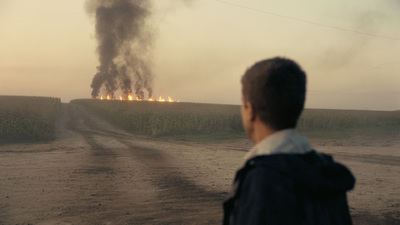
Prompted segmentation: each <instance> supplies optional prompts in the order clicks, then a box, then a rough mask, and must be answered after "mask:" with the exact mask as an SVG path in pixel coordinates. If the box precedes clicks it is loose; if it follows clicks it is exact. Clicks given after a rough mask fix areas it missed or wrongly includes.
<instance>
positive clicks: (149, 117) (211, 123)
mask: <svg viewBox="0 0 400 225" xmlns="http://www.w3.org/2000/svg"><path fill="white" fill-rule="evenodd" d="M72 103H76V104H80V105H83V106H85V107H86V108H88V109H89V110H91V111H92V112H94V113H95V114H97V115H99V116H101V117H103V118H105V119H106V120H108V121H110V122H112V123H114V124H116V125H117V126H119V127H121V128H123V129H125V130H128V131H130V132H133V133H141V134H147V135H152V136H158V135H176V134H213V133H218V132H239V133H240V132H241V133H243V127H242V122H241V117H240V106H237V105H217V104H196V103H167V102H166V103H160V102H136V101H134V102H129V101H101V100H88V99H86V100H84V99H81V100H74V101H72ZM298 130H299V131H300V133H302V132H304V133H309V132H310V131H311V132H320V133H321V132H322V133H323V132H332V131H334V132H337V133H345V132H349V131H354V130H356V131H357V132H364V131H369V132H375V131H377V132H378V131H379V132H382V131H384V130H395V131H400V112H394V111H393V112H384V111H361V110H329V109H306V110H304V112H303V114H302V116H301V118H300V120H299V122H298Z"/></svg>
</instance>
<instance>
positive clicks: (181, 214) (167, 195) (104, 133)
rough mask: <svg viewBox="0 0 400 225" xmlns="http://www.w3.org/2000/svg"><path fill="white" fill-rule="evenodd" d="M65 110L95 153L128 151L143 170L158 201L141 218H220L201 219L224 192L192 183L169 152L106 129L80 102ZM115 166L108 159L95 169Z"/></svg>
mask: <svg viewBox="0 0 400 225" xmlns="http://www.w3.org/2000/svg"><path fill="white" fill-rule="evenodd" d="M68 110H69V113H68V114H69V115H70V116H71V117H70V122H69V123H68V124H69V125H68V126H69V129H71V130H74V131H75V132H78V133H80V134H81V135H82V136H83V138H84V139H85V141H86V142H87V143H88V144H89V145H90V146H91V148H92V152H93V153H92V154H93V156H94V157H95V156H104V157H111V158H113V157H114V158H115V157H119V156H127V154H128V155H129V157H134V158H135V159H136V160H135V162H136V163H138V164H140V165H136V167H137V166H140V167H141V168H140V169H141V170H143V171H144V173H145V174H144V175H143V178H141V182H144V183H149V184H150V185H151V186H152V188H153V189H154V190H155V192H156V199H153V201H154V202H157V203H158V205H155V206H154V208H153V209H149V210H152V211H154V213H152V216H151V217H150V218H147V219H144V220H145V221H144V222H150V221H151V223H152V224H157V223H160V224H165V223H173V224H187V223H188V221H193V220H203V221H204V224H208V223H219V222H220V219H221V218H220V217H218V218H210V219H208V220H207V219H204V218H207V215H206V214H204V213H205V210H204V208H210V207H215V206H216V205H217V206H219V205H221V202H222V200H223V199H224V198H225V196H226V194H227V193H225V192H221V193H218V192H213V191H209V190H207V189H206V188H205V187H202V186H199V185H197V184H195V183H194V182H193V181H192V180H191V179H189V178H187V177H185V176H184V175H183V174H182V173H181V172H180V168H179V167H176V166H175V165H172V164H171V163H170V162H169V161H168V155H166V154H165V153H164V152H162V151H160V150H158V149H156V148H149V147H146V146H139V145H137V144H135V141H134V139H135V138H136V137H134V136H133V135H129V134H126V133H124V132H116V131H115V130H108V129H105V128H104V127H105V126H104V124H103V123H98V122H99V120H98V118H96V117H94V116H92V115H90V113H88V112H87V111H86V110H85V109H83V108H82V107H81V106H77V105H70V106H69V107H68ZM101 138H108V139H110V138H112V139H115V140H116V141H118V142H119V143H121V144H122V145H124V146H126V149H115V148H112V147H111V148H110V147H107V146H104V145H103V144H102V143H99V142H101V141H99V139H101ZM110 161H112V159H110ZM114 167H116V165H115V164H112V162H111V163H110V165H108V167H107V168H108V169H106V168H104V167H100V168H98V171H101V170H102V169H104V171H105V172H106V173H113V172H115V169H114ZM95 170H96V169H95ZM82 172H87V171H82ZM133 204H134V203H133ZM160 218H162V219H160ZM142 219H143V218H142ZM149 220H150V221H149ZM136 222H137V221H136Z"/></svg>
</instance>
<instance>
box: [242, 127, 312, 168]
mask: <svg viewBox="0 0 400 225" xmlns="http://www.w3.org/2000/svg"><path fill="white" fill-rule="evenodd" d="M310 151H312V147H311V146H310V144H309V143H308V140H307V138H306V137H304V136H301V135H299V134H298V133H297V132H296V131H295V130H294V129H285V130H281V131H277V132H275V133H273V134H272V135H270V136H268V137H266V138H265V139H263V140H262V141H260V142H259V143H258V144H257V145H255V146H254V147H253V148H252V149H251V150H250V151H249V152H248V153H247V154H246V155H245V156H244V158H245V160H246V161H247V160H249V159H251V158H253V157H256V156H260V155H272V154H305V153H308V152H310Z"/></svg>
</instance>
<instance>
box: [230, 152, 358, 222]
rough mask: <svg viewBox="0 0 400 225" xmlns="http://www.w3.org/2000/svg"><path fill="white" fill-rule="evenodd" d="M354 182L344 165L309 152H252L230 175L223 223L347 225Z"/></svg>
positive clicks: (325, 156) (322, 155)
mask: <svg viewBox="0 0 400 225" xmlns="http://www.w3.org/2000/svg"><path fill="white" fill-rule="evenodd" d="M354 183H355V179H354V177H353V175H352V174H351V172H350V171H349V170H348V169H347V168H346V167H345V166H343V165H341V164H339V163H336V162H334V161H333V160H332V157H331V156H329V155H325V154H319V153H316V152H315V151H312V152H310V153H307V154H276V155H264V156H257V157H254V158H252V159H250V160H248V161H247V163H246V165H245V166H244V167H243V168H242V169H240V170H239V171H238V172H237V174H236V177H235V181H234V192H233V193H232V195H231V197H230V198H228V200H226V201H225V202H224V224H230V225H232V224H235V225H236V224H237V225H239V224H240V225H245V224H280V225H286V224H304V225H313V224H351V223H352V222H351V217H350V214H349V208H348V205H347V198H346V191H348V190H351V189H352V188H353V187H354Z"/></svg>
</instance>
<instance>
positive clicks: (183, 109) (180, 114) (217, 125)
mask: <svg viewBox="0 0 400 225" xmlns="http://www.w3.org/2000/svg"><path fill="white" fill-rule="evenodd" d="M71 103H72V104H80V105H82V106H84V107H86V108H87V109H89V110H90V111H91V112H93V113H95V114H96V115H98V116H100V117H102V118H104V119H106V120H108V121H110V122H111V123H113V124H116V125H117V126H119V127H121V128H123V129H125V130H127V131H130V132H132V133H136V134H143V135H150V136H157V137H160V136H180V135H185V136H188V135H189V136H190V135H207V134H208V135H218V136H219V137H220V136H224V135H229V136H232V135H233V136H237V135H239V136H240V137H242V136H243V135H244V133H243V128H242V124H241V118H240V111H238V106H233V105H215V104H200V103H181V102H147V101H143V102H142V101H101V100H73V101H71ZM216 138H218V137H216Z"/></svg>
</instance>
